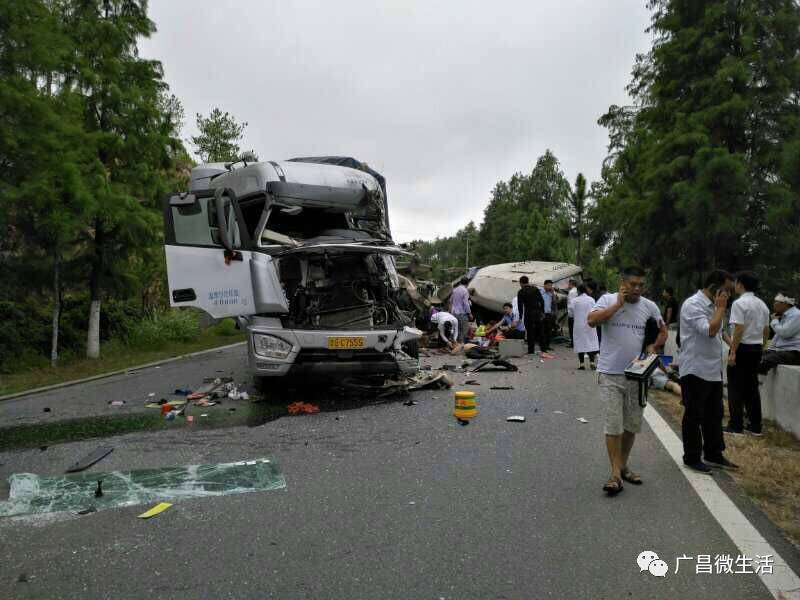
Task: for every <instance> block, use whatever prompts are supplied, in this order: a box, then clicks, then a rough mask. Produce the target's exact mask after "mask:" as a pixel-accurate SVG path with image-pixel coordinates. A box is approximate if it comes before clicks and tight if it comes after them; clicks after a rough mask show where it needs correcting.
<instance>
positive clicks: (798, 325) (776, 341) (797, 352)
mask: <svg viewBox="0 0 800 600" xmlns="http://www.w3.org/2000/svg"><path fill="white" fill-rule="evenodd" d="M796 304H797V303H796V301H795V299H794V298H791V297H789V296H786V295H785V294H778V295H777V296H775V303H774V304H773V305H772V309H773V311H774V312H775V314H774V318H773V319H772V322H771V323H770V327H771V328H772V331H774V332H775V337H774V338H772V344H771V345H770V347H769V348H767V351H766V352H764V355H763V357H762V358H761V365H760V366H759V369H758V372H759V373H761V374H762V375H766V374H767V373H769V372H770V371H771V370H772V369H774V368H775V367H777V366H778V365H800V309H798V308H797V306H796Z"/></svg>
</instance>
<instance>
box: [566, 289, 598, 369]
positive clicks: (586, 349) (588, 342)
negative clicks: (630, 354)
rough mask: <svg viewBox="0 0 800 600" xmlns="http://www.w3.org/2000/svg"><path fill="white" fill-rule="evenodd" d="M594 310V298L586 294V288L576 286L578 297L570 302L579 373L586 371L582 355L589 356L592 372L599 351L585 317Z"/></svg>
mask: <svg viewBox="0 0 800 600" xmlns="http://www.w3.org/2000/svg"><path fill="white" fill-rule="evenodd" d="M593 308H594V298H592V297H591V296H589V295H588V294H587V293H586V286H585V285H583V284H580V285H579V286H578V297H577V298H575V300H573V301H572V315H573V318H574V319H575V325H574V332H573V337H574V343H573V351H574V352H575V353H577V355H578V362H579V363H580V366H579V367H578V369H579V370H580V371H585V370H586V364H585V363H584V355H586V354H588V355H589V365H590V367H591V369H592V371H594V370H595V368H596V366H595V359H596V358H597V352H598V351H599V350H600V344H599V343H598V341H597V330H596V329H594V328H593V327H589V322H588V320H587V317H588V316H589V313H590V312H591V311H592V309H593Z"/></svg>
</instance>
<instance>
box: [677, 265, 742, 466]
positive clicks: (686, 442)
mask: <svg viewBox="0 0 800 600" xmlns="http://www.w3.org/2000/svg"><path fill="white" fill-rule="evenodd" d="M731 291H733V276H732V275H731V274H730V273H727V272H726V271H713V272H712V273H711V274H710V275H709V276H708V277H707V278H706V280H705V284H704V287H703V289H702V290H699V291H698V292H697V293H696V294H695V295H694V296H691V297H689V298H687V299H686V301H684V303H683V306H682V307H681V311H680V315H681V316H680V323H681V391H682V394H681V395H682V397H683V423H682V426H681V429H682V433H683V463H684V464H685V465H686V466H687V467H689V468H690V469H693V470H695V471H699V472H701V473H710V472H711V468H710V467H709V466H708V465H707V464H706V463H711V464H713V465H715V466H719V467H727V468H730V469H735V468H737V467H736V465H734V464H733V463H732V462H730V461H729V460H728V459H727V458H725V456H723V454H722V453H723V451H724V450H725V440H724V439H723V435H722V417H723V413H724V408H723V405H722V347H723V346H722V338H723V337H725V338H728V336H727V334H723V333H722V322H723V319H724V318H725V310H726V308H727V306H728V298H729V297H730V294H731ZM728 339H729V338H728ZM701 452H702V454H703V457H704V458H705V462H703V460H701V457H700V454H701Z"/></svg>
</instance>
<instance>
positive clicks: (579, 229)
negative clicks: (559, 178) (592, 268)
mask: <svg viewBox="0 0 800 600" xmlns="http://www.w3.org/2000/svg"><path fill="white" fill-rule="evenodd" d="M588 208H589V207H588V200H587V196H586V178H585V177H584V176H583V173H578V176H577V177H576V178H575V188H574V189H573V190H571V191H570V194H569V217H570V227H571V233H572V235H573V237H574V238H575V239H576V242H577V243H576V246H577V248H576V249H575V264H577V265H582V264H583V255H582V254H581V250H582V246H583V239H584V236H585V235H586V216H587V209H588Z"/></svg>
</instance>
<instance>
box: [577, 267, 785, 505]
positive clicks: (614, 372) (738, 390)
mask: <svg viewBox="0 0 800 600" xmlns="http://www.w3.org/2000/svg"><path fill="white" fill-rule="evenodd" d="M644 287H645V272H644V271H643V270H642V269H640V268H638V267H630V268H628V269H625V270H624V271H623V272H622V275H621V277H620V286H619V291H618V292H617V293H616V294H605V295H603V296H602V297H601V298H600V299H599V300H598V301H597V302H595V303H594V305H593V306H592V308H591V309H590V311H589V314H588V316H586V317H585V318H586V322H587V324H588V326H589V327H591V328H601V329H602V332H603V335H602V338H603V342H602V344H600V358H599V361H598V366H597V370H598V372H599V388H600V396H601V398H602V399H603V401H604V402H605V408H606V422H605V434H606V446H607V449H608V455H609V461H610V463H611V475H610V477H609V479H608V481H607V482H606V483H605V485H604V486H603V489H604V490H605V491H606V492H607V493H609V494H610V495H614V494H617V493H619V492H620V491H622V489H623V483H622V482H623V481H627V482H629V483H633V484H635V485H641V483H642V478H641V476H640V475H638V474H636V473H634V472H633V471H632V470H631V469H630V467H629V466H628V459H629V457H630V452H631V449H632V447H633V443H634V440H635V436H636V434H637V433H639V431H640V428H641V419H642V415H643V411H644V406H645V404H646V393H645V397H644V401H643V394H642V387H641V385H640V384H639V382H637V381H636V380H635V379H631V378H629V377H627V375H626V371H627V370H628V365H629V363H630V361H632V360H633V359H635V358H636V357H637V355H639V356H642V355H643V354H652V353H655V352H657V350H658V349H660V348H663V346H664V342H665V341H666V339H667V336H668V329H667V327H668V325H671V324H672V323H675V324H676V325H677V326H678V328H679V340H680V353H679V359H678V366H677V370H678V372H679V378H680V379H679V381H680V383H678V382H675V381H671V380H670V379H669V377H668V376H667V375H666V374H665V371H664V369H663V368H662V369H661V370H658V369H657V370H656V371H655V372H654V373H653V376H652V380H651V382H652V384H653V385H654V386H655V387H663V388H665V389H667V390H669V391H672V392H673V393H676V394H679V395H680V396H681V403H682V404H683V419H682V424H681V432H682V438H683V462H684V464H685V465H686V466H687V467H688V468H690V469H693V470H695V471H699V472H702V473H710V472H711V471H712V468H713V467H719V468H727V469H736V468H738V467H737V465H735V464H733V463H732V462H731V461H730V460H729V459H728V458H727V457H726V456H725V447H726V446H725V433H728V434H731V435H742V434H743V433H749V434H751V435H753V436H761V435H762V422H761V396H760V392H759V384H760V382H759V374H766V373H768V372H769V371H770V370H771V369H774V368H775V367H776V366H777V365H779V364H794V365H800V310H798V308H797V307H796V302H795V299H794V298H793V297H789V296H787V295H785V294H782V293H781V294H778V295H777V296H776V297H775V301H774V304H773V315H772V317H770V311H769V309H768V308H767V305H766V304H765V303H764V302H763V301H762V300H761V299H759V298H758V297H757V296H756V293H757V292H758V289H759V280H758V277H757V276H756V275H755V274H754V273H750V272H743V273H739V274H738V275H732V274H730V273H728V272H726V271H722V270H717V271H714V272H712V273H710V274H709V275H708V276H707V277H706V279H705V281H704V285H703V288H702V289H700V290H698V291H697V292H696V293H695V294H693V295H692V296H690V297H689V298H687V299H686V300H685V301H684V302H683V303H682V304H679V303H678V302H677V300H676V299H675V295H674V291H673V290H672V289H667V290H665V292H664V295H663V298H664V301H665V310H664V313H665V316H662V313H661V311H660V309H659V307H658V306H657V305H656V304H655V303H654V302H652V301H650V300H648V299H647V298H644V297H643V296H642V290H643V289H644ZM577 294H578V295H577V298H580V297H581V288H580V287H579V288H578V292H577ZM733 296H736V300H735V301H734V302H733V304H732V305H731V307H730V311H728V305H729V301H730V299H731V297H733ZM577 298H576V300H575V301H574V302H573V318H574V330H575V332H576V333H575V344H576V345H577V343H578V334H577V332H578V331H583V329H582V327H583V319H584V316H583V315H584V313H585V310H586V309H585V308H584V307H583V306H580V307H579V305H578V304H577ZM726 323H727V328H726ZM650 332H655V333H650ZM771 332H774V337H772V339H771V341H770V335H771ZM583 341H584V340H582V343H583ZM588 341H589V342H590V343H593V339H591V338H589V340H588ZM726 346H727V367H726V372H727V380H728V414H729V418H728V423H727V426H723V421H724V416H725V414H724V413H725V409H724V394H723V391H724V385H723V365H724V362H725V360H724V357H725V347H726ZM745 415H746V416H747V424H746V425H745V423H744V417H745Z"/></svg>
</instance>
